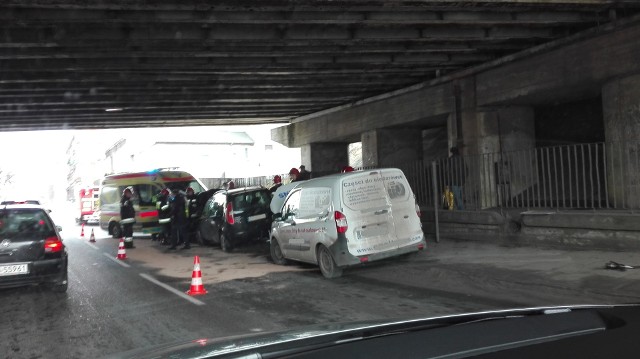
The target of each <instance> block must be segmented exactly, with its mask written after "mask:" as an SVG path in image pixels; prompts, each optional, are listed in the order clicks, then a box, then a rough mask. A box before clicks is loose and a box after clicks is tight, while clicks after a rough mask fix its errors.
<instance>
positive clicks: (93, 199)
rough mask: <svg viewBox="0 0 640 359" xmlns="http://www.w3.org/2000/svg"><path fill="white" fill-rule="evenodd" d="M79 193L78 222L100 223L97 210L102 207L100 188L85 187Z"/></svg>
mask: <svg viewBox="0 0 640 359" xmlns="http://www.w3.org/2000/svg"><path fill="white" fill-rule="evenodd" d="M79 194H80V196H79V201H78V202H79V203H80V216H79V218H77V219H76V220H77V221H78V223H99V221H100V217H99V215H98V213H96V212H97V211H98V209H99V208H100V188H98V187H93V188H83V189H81V190H80V193H79Z"/></svg>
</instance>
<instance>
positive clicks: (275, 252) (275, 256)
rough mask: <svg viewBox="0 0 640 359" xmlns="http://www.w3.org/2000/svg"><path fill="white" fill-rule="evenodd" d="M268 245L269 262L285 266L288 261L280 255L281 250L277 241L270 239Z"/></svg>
mask: <svg viewBox="0 0 640 359" xmlns="http://www.w3.org/2000/svg"><path fill="white" fill-rule="evenodd" d="M270 243H271V244H270V245H269V247H270V249H271V260H272V261H273V263H275V264H279V265H281V266H284V265H287V264H288V263H289V261H288V260H287V259H286V258H285V257H284V255H283V254H282V249H280V244H279V243H278V240H277V239H275V238H271V241H270Z"/></svg>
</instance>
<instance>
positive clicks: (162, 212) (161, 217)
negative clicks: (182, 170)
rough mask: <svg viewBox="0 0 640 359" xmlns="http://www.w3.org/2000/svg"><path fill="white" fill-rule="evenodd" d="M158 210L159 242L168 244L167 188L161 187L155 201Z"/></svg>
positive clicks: (168, 211)
mask: <svg viewBox="0 0 640 359" xmlns="http://www.w3.org/2000/svg"><path fill="white" fill-rule="evenodd" d="M156 209H157V210H158V222H159V223H160V228H161V230H160V233H159V234H158V240H159V241H160V243H161V244H169V241H170V240H171V209H170V208H169V190H168V189H167V188H163V189H162V191H160V195H159V196H158V200H157V201H156Z"/></svg>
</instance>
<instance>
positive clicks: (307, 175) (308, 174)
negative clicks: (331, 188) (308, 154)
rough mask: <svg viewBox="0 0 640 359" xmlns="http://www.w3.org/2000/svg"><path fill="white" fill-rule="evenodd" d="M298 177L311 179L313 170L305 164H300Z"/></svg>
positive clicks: (301, 179) (303, 179)
mask: <svg viewBox="0 0 640 359" xmlns="http://www.w3.org/2000/svg"><path fill="white" fill-rule="evenodd" d="M298 178H300V181H306V180H308V179H311V172H309V171H307V169H306V168H305V167H304V165H300V175H299V176H298Z"/></svg>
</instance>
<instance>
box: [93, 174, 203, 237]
mask: <svg viewBox="0 0 640 359" xmlns="http://www.w3.org/2000/svg"><path fill="white" fill-rule="evenodd" d="M127 187H130V188H131V189H132V190H133V201H134V204H133V207H134V209H135V211H136V218H135V224H134V226H133V231H134V232H137V233H144V234H149V235H151V236H152V237H155V236H157V234H158V233H160V224H159V223H158V210H157V208H156V199H157V196H158V193H160V191H161V190H162V189H163V188H169V189H170V190H172V189H174V188H178V189H179V190H181V191H186V189H187V188H188V187H191V188H193V190H194V191H195V192H196V193H199V192H202V191H206V190H207V188H206V187H205V185H204V184H202V182H201V181H200V180H198V179H197V178H195V177H193V176H192V175H191V174H190V173H188V172H185V171H180V170H175V169H162V168H159V169H154V170H151V171H146V172H135V173H119V174H113V175H109V176H106V177H105V178H104V179H103V180H102V185H101V187H100V228H102V229H103V230H105V231H108V232H109V234H110V235H111V236H113V238H120V237H122V226H121V224H120V199H121V198H122V193H123V191H124V189H125V188H127Z"/></svg>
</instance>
